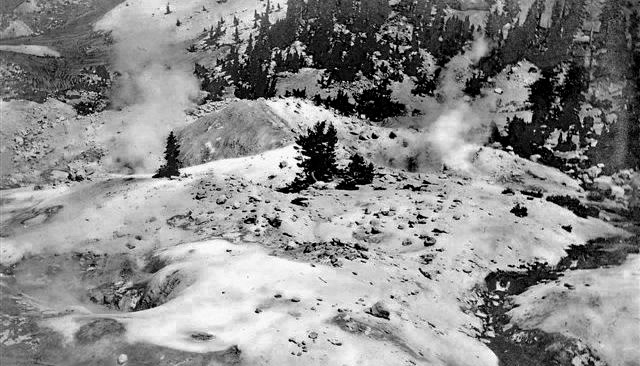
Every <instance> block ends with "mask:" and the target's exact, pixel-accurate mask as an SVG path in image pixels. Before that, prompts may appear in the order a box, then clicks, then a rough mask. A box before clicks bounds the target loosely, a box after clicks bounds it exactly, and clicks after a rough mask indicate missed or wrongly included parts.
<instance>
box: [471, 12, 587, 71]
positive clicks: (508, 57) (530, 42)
mask: <svg viewBox="0 0 640 366" xmlns="http://www.w3.org/2000/svg"><path fill="white" fill-rule="evenodd" d="M503 3H504V6H503V7H502V9H499V8H498V7H496V8H495V9H494V11H492V12H491V13H490V14H489V16H488V18H487V23H486V25H485V32H484V33H485V37H486V38H487V39H489V40H491V42H492V43H493V44H492V51H491V53H490V54H489V55H488V56H486V57H485V58H483V59H482V60H481V62H480V66H479V68H480V70H482V71H483V73H484V74H485V75H487V76H494V75H496V74H497V73H499V72H500V71H502V70H503V69H504V67H505V66H507V65H510V64H514V63H516V62H518V61H521V60H523V59H527V60H529V61H531V62H533V63H534V64H536V65H537V66H538V67H540V68H543V69H547V68H554V67H556V66H558V65H559V64H560V63H562V62H567V61H570V60H571V56H572V55H571V51H572V50H573V46H574V43H573V40H574V36H575V35H576V33H578V31H579V30H580V28H581V27H582V24H583V20H584V17H585V7H586V0H565V1H556V2H555V4H554V7H553V10H552V13H551V18H550V20H549V26H542V25H541V20H542V16H543V13H544V11H545V3H546V1H545V0H534V2H533V3H532V4H531V7H530V8H529V9H528V12H527V15H526V18H525V20H524V22H522V24H521V23H520V22H519V19H518V14H519V12H520V5H519V2H518V1H517V0H505V1H504V2H503Z"/></svg>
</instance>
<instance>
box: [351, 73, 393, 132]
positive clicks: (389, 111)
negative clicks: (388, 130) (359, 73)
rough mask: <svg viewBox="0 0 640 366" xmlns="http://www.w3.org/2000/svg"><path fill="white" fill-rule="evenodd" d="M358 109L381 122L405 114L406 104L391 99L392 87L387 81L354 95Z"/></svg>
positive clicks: (373, 119) (371, 118) (359, 111)
mask: <svg viewBox="0 0 640 366" xmlns="http://www.w3.org/2000/svg"><path fill="white" fill-rule="evenodd" d="M354 99H355V100H356V111H357V112H358V113H361V114H364V115H365V116H366V117H367V118H368V119H370V120H372V121H374V122H380V121H382V120H384V119H386V118H388V117H395V116H400V115H402V114H404V112H405V106H404V104H402V103H398V102H396V101H394V100H392V99H391V89H389V87H388V82H387V83H380V84H379V85H377V86H374V87H372V88H370V89H365V90H364V91H363V92H362V93H360V94H357V95H354Z"/></svg>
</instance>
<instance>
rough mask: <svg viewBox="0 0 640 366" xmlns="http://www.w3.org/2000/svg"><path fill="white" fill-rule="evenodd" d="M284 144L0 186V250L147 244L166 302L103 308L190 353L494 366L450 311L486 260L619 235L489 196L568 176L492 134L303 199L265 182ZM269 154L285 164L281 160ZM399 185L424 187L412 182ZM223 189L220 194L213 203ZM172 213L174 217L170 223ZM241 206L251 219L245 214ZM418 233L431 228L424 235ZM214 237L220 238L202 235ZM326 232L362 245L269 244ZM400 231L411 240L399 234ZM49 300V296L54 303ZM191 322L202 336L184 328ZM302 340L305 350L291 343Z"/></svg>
mask: <svg viewBox="0 0 640 366" xmlns="http://www.w3.org/2000/svg"><path fill="white" fill-rule="evenodd" d="M294 156H295V150H293V148H291V147H286V148H283V149H279V150H274V151H269V152H266V153H264V154H261V155H258V156H254V157H246V158H238V159H229V160H221V161H216V162H212V163H209V164H206V165H203V166H196V167H191V168H188V169H185V172H186V173H188V174H190V176H189V177H188V178H181V179H177V180H155V179H150V178H148V177H147V176H135V177H131V178H126V177H113V178H111V179H107V180H104V181H98V182H89V183H83V184H77V185H74V186H72V187H70V188H68V189H59V190H52V191H36V192H33V191H28V190H26V189H22V190H15V191H10V192H9V191H7V192H3V193H4V196H3V199H5V200H6V201H7V202H10V203H11V204H10V205H9V206H4V207H3V212H2V225H3V230H4V231H5V232H7V233H8V234H9V235H8V237H7V238H5V239H3V252H2V257H1V258H2V262H3V263H7V262H11V261H15V260H16V259H19V258H20V256H21V255H22V254H29V253H64V252H69V251H74V250H80V251H84V250H91V251H94V252H108V253H118V252H122V251H127V250H128V249H125V248H126V247H125V244H127V243H134V244H135V246H136V247H135V249H133V252H135V253H139V255H140V256H141V257H142V256H143V255H145V254H146V253H148V252H149V251H153V252H154V253H155V254H156V255H157V256H159V257H161V258H165V259H166V266H165V267H164V269H163V270H161V271H159V272H157V273H156V274H155V275H154V279H153V280H152V281H156V283H162V281H164V280H166V279H167V278H168V277H167V276H168V275H170V274H173V273H176V274H175V275H178V276H180V278H182V279H183V281H182V282H181V283H182V284H183V285H182V286H181V287H179V288H177V289H175V290H174V291H173V292H172V293H171V294H170V296H169V301H168V302H166V303H164V304H162V305H160V306H158V307H156V308H153V309H150V310H144V311H140V312H135V313H127V314H122V315H113V314H109V316H110V317H115V318H117V319H119V320H121V321H122V322H123V323H125V324H126V326H127V337H128V339H129V340H130V341H132V342H133V341H144V342H149V343H153V344H158V345H163V346H168V347H173V348H177V349H181V350H186V351H196V352H205V351H213V350H221V349H224V348H226V347H228V346H229V345H232V344H237V345H238V347H239V348H240V349H241V350H242V352H243V354H242V355H243V359H246V361H247V363H248V364H265V365H266V364H305V365H306V364H309V365H311V364H318V365H320V364H323V365H324V364H362V365H379V364H390V365H395V364H397V365H404V364H407V363H415V364H424V365H451V364H457V365H495V364H496V363H497V361H496V358H495V356H494V355H493V354H492V353H491V352H490V351H489V349H488V348H486V347H485V346H484V345H483V344H482V343H481V342H480V341H479V340H477V339H476V338H475V335H476V334H475V330H474V328H478V327H479V326H480V322H479V320H478V319H477V318H475V317H474V316H473V315H472V314H468V313H466V312H465V311H464V310H463V308H466V307H467V305H468V304H467V303H466V300H465V298H466V296H467V294H468V292H469V291H470V290H471V289H472V288H473V287H474V286H476V285H477V284H478V283H480V282H481V281H482V280H483V279H484V276H485V275H486V274H487V273H488V272H489V271H491V270H495V269H499V268H500V269H503V268H505V267H507V266H510V265H516V266H517V265H519V264H521V263H524V262H531V261H534V260H541V261H549V262H550V263H553V262H555V261H557V260H558V259H559V258H560V257H561V256H562V255H563V254H564V251H563V248H565V247H566V246H568V245H569V244H573V243H581V242H584V241H585V240H587V239H589V238H593V237H596V236H603V235H616V234H621V231H619V230H618V229H615V228H613V227H612V226H610V225H608V224H606V223H604V222H602V221H600V220H596V219H593V218H590V219H582V218H578V217H576V216H575V215H574V214H573V213H571V212H570V211H568V210H565V209H563V208H560V207H558V206H556V205H553V204H552V203H549V202H546V201H544V200H540V199H534V200H527V199H526V196H523V195H519V194H516V195H515V196H509V195H502V194H501V192H502V191H503V189H504V188H505V186H510V187H512V188H514V189H515V190H517V189H519V188H531V187H539V188H541V189H543V190H546V191H548V192H557V193H571V192H573V193H574V194H578V193H579V191H577V190H576V188H575V186H574V185H573V184H571V180H570V179H569V178H568V177H566V176H563V175H561V174H559V173H557V171H555V170H554V169H551V168H547V167H543V166H540V165H538V164H535V163H532V162H528V161H526V162H525V161H520V159H518V158H516V157H513V156H512V155H509V154H502V153H500V152H495V151H494V150H491V149H483V151H482V152H480V153H479V154H478V155H477V158H476V160H475V161H476V165H473V169H471V170H470V171H467V172H464V173H450V174H448V175H438V174H424V173H423V174H412V173H405V172H396V171H392V170H386V169H385V170H382V171H381V172H382V173H384V176H383V177H382V178H380V179H378V181H377V182H376V183H375V184H376V185H377V186H380V187H382V188H385V190H373V189H372V187H363V188H361V189H360V190H359V191H353V192H351V191H336V190H331V189H329V190H318V189H315V188H312V189H311V190H310V191H309V192H307V193H304V194H303V195H304V196H306V197H307V198H308V200H309V206H308V207H300V206H296V205H294V204H291V203H290V201H291V200H292V199H293V198H295V197H298V196H299V195H287V194H282V193H279V192H276V191H274V190H273V188H275V187H277V186H281V185H282V184H283V183H284V182H287V181H290V180H291V179H292V178H293V175H294V173H295V169H293V168H291V167H292V166H293V165H294V162H295V160H294ZM280 161H287V162H288V167H287V168H284V169H281V168H280V167H279V163H280ZM498 166H501V167H502V169H504V170H502V169H501V170H500V173H501V174H500V176H496V171H495V170H493V171H491V170H490V169H489V171H487V169H488V168H487V167H498ZM274 176H275V178H274ZM425 180H426V181H428V182H429V183H428V184H427V183H425V182H424V181H425ZM563 183H564V185H563ZM208 184H210V185H211V186H208ZM407 184H410V185H413V186H420V185H424V188H423V189H421V190H418V191H413V190H410V189H405V188H404V186H405V185H407ZM216 187H217V188H216ZM218 188H219V190H218ZM199 193H200V194H201V196H200V198H195V197H197V196H198V194H199ZM223 195H224V197H225V202H223V203H217V202H216V201H218V199H219V198H220V197H221V196H223ZM516 203H521V204H524V205H526V207H527V208H528V212H529V215H528V216H527V217H524V218H517V217H516V216H514V215H513V214H511V213H510V212H509V210H510V209H511V208H512V207H513V206H514V205H515V204H516ZM55 205H62V206H63V208H62V209H61V210H60V211H59V212H58V213H57V214H55V215H52V216H51V217H49V218H43V217H40V218H38V216H35V217H33V218H31V219H29V220H26V221H24V222H19V221H16V219H15V215H17V214H19V211H18V210H17V209H18V208H20V207H23V208H29V209H30V210H29V212H32V213H38V212H42V211H39V209H42V208H46V207H52V206H55ZM253 210H255V211H254V212H251V211H253ZM178 214H181V215H183V216H184V217H183V219H184V220H186V222H187V224H188V227H186V229H181V228H179V227H175V226H172V225H169V223H168V221H167V220H169V221H170V219H171V218H172V217H174V216H175V215H178ZM251 215H255V216H256V222H255V223H246V222H245V218H246V217H248V216H251ZM274 215H277V216H278V217H280V218H281V220H282V225H281V226H280V227H279V228H277V229H276V228H272V227H270V226H269V225H268V224H267V222H266V217H272V216H274ZM420 217H423V218H420ZM409 221H414V222H415V225H413V227H409V226H408V225H407V223H408V222H409ZM561 225H572V226H573V231H572V232H571V233H568V232H566V231H564V230H563V229H561V227H560V226H561ZM433 229H439V230H443V231H445V233H442V234H439V235H436V234H434V233H433V232H432V230H433ZM420 235H430V236H434V237H436V240H437V242H436V244H435V245H434V246H431V247H425V246H424V245H423V244H422V241H423V240H422V239H419V237H418V236H420ZM216 236H222V237H227V238H229V240H230V241H233V242H234V243H231V242H230V241H224V240H213V241H212V240H210V238H212V237H216ZM332 238H337V239H340V240H343V241H347V242H358V243H361V245H364V246H366V247H368V248H369V250H368V252H367V253H368V254H367V255H368V259H366V260H365V259H362V260H358V259H355V260H345V259H342V262H343V266H342V267H330V266H327V265H325V264H320V263H318V262H317V261H316V260H314V259H313V257H312V256H306V255H305V254H304V253H302V252H296V251H292V252H288V251H282V248H283V247H285V246H287V245H288V244H287V241H289V242H298V243H302V242H305V241H311V242H317V241H326V240H331V239H332ZM203 240H204V241H203ZM407 240H409V241H410V245H402V243H403V241H404V242H405V243H406V241H407ZM295 245H297V244H294V246H295ZM163 248H166V249H163ZM265 248H269V250H274V253H275V254H276V256H275V257H274V256H270V255H269V252H268V251H266V250H267V249H265ZM311 254H313V253H311ZM423 256H427V257H429V258H431V260H430V263H426V262H424V259H423ZM311 263H316V264H314V265H312V264H311ZM425 274H426V275H425ZM427 275H428V277H430V278H428V277H426V276H427ZM223 292H224V293H223ZM277 294H279V295H282V297H281V298H276V297H275V295H277ZM318 298H322V301H320V300H318ZM292 299H294V301H291V300H292ZM297 300H299V301H297ZM378 301H383V302H384V303H385V304H386V306H387V307H388V308H389V310H390V311H391V316H390V320H384V319H380V318H376V317H373V316H371V315H369V314H367V313H366V310H367V309H368V308H369V307H370V306H372V305H373V304H374V303H376V302H378ZM54 305H55V307H56V309H57V310H58V311H62V310H63V309H64V307H65V306H64V304H51V305H50V306H54ZM257 308H259V309H260V310H262V311H261V312H259V313H256V312H255V310H256V309H257ZM87 315H91V316H93V315H97V314H92V313H91V311H90V310H88V309H85V310H83V311H78V310H75V312H74V313H72V314H71V315H69V316H67V317H64V318H57V319H53V320H50V321H49V322H48V324H49V326H51V327H53V328H54V329H57V330H60V331H61V332H63V333H64V334H67V335H69V336H70V335H71V334H73V331H74V330H75V329H76V328H77V327H78V326H79V324H80V323H81V322H82V321H83V319H86V317H87ZM352 328H356V329H361V330H362V331H361V332H358V331H355V332H354V331H353V330H349V329H352ZM367 329H368V330H367ZM193 332H207V333H210V334H212V335H213V336H214V337H215V338H214V339H213V340H212V341H210V342H200V341H196V340H194V339H192V338H191V337H190V336H189V334H192V333H193ZM312 332H315V333H317V335H318V336H317V338H315V341H314V339H313V337H315V336H314V335H313V333H312ZM310 335H312V338H309V336H310ZM290 339H291V340H290ZM302 341H305V344H306V345H305V349H307V352H301V350H302V346H301V344H302V343H301V342H302ZM462 350H464V351H462ZM298 352H300V353H301V355H300V356H298V355H297V354H298ZM292 353H293V354H292Z"/></svg>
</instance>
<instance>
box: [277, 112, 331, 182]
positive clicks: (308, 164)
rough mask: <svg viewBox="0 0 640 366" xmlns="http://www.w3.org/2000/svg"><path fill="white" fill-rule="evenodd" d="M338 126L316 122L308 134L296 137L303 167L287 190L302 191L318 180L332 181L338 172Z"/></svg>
mask: <svg viewBox="0 0 640 366" xmlns="http://www.w3.org/2000/svg"><path fill="white" fill-rule="evenodd" d="M337 143H338V136H337V131H336V128H335V127H334V126H333V125H332V124H327V122H326V121H322V122H318V123H316V124H315V125H314V126H313V127H312V128H309V129H307V133H306V134H301V135H299V136H298V137H296V144H297V146H296V149H297V150H298V151H299V152H300V156H299V160H300V161H299V163H298V167H300V168H301V169H302V171H301V172H300V173H298V176H297V177H296V178H295V180H294V181H293V182H292V183H291V185H290V186H289V187H288V188H286V189H285V190H289V191H292V192H295V191H300V190H302V189H304V188H306V187H308V186H309V185H310V184H313V183H315V182H318V181H322V182H330V181H331V180H333V178H334V177H335V176H336V175H337V174H338V163H337V161H336V144H337Z"/></svg>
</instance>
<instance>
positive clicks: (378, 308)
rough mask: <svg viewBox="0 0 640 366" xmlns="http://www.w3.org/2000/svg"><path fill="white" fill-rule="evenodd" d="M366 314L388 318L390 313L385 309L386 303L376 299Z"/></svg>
mask: <svg viewBox="0 0 640 366" xmlns="http://www.w3.org/2000/svg"><path fill="white" fill-rule="evenodd" d="M366 312H367V314H369V315H372V316H375V317H376V318H382V319H387V320H389V317H390V316H391V313H390V312H389V310H388V309H387V307H386V305H385V304H384V303H383V302H382V301H378V302H376V303H375V304H373V306H372V307H370V308H369V309H368V310H367V311H366Z"/></svg>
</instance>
